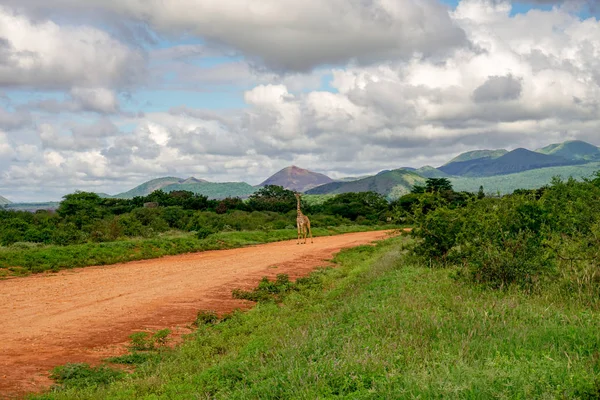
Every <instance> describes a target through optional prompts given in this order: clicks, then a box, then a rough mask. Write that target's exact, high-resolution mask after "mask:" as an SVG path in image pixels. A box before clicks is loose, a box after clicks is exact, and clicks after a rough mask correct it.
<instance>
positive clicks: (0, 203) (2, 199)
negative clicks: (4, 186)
mask: <svg viewBox="0 0 600 400" xmlns="http://www.w3.org/2000/svg"><path fill="white" fill-rule="evenodd" d="M6 204H12V201H10V200H8V199H7V198H6V197H2V196H0V206H3V205H6Z"/></svg>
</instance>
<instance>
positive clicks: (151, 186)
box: [113, 176, 184, 199]
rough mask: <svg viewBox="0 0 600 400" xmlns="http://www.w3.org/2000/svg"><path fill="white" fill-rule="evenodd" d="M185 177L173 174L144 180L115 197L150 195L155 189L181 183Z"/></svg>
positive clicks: (130, 197) (128, 197)
mask: <svg viewBox="0 0 600 400" xmlns="http://www.w3.org/2000/svg"><path fill="white" fill-rule="evenodd" d="M183 180H184V179H181V178H175V177H173V176H167V177H165V178H157V179H152V180H150V181H148V182H144V183H142V184H141V185H139V186H136V187H134V188H133V189H131V190H128V191H126V192H123V193H119V194H115V195H114V196H113V197H115V198H119V199H133V198H134V197H136V196H148V195H149V194H150V193H152V192H154V191H155V190H159V189H162V188H164V187H165V186H168V185H172V184H174V183H180V182H182V181H183Z"/></svg>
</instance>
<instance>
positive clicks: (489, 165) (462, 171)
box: [438, 148, 584, 177]
mask: <svg viewBox="0 0 600 400" xmlns="http://www.w3.org/2000/svg"><path fill="white" fill-rule="evenodd" d="M582 163H584V162H583V161H572V160H567V159H566V158H564V157H559V156H554V155H546V154H542V153H537V152H535V151H531V150H527V149H523V148H519V149H516V150H513V151H511V152H509V153H506V154H504V155H503V156H501V157H498V158H496V159H490V158H479V159H474V160H469V161H459V162H451V163H449V164H446V165H442V166H441V167H439V168H438V169H439V170H441V171H442V172H445V173H447V174H449V175H455V176H468V177H478V176H494V175H507V174H514V173H517V172H523V171H528V170H531V169H538V168H547V167H558V166H563V165H575V164H582Z"/></svg>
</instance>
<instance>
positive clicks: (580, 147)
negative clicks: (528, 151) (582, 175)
mask: <svg viewBox="0 0 600 400" xmlns="http://www.w3.org/2000/svg"><path fill="white" fill-rule="evenodd" d="M536 151H537V152H538V153H542V154H547V155H553V156H559V157H564V158H566V159H567V160H585V161H600V148H598V147H596V146H594V145H593V144H589V143H587V142H584V141H581V140H569V141H566V142H563V143H555V144H551V145H549V146H546V147H543V148H541V149H538V150H536Z"/></svg>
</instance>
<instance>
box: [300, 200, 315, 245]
mask: <svg viewBox="0 0 600 400" xmlns="http://www.w3.org/2000/svg"><path fill="white" fill-rule="evenodd" d="M296 201H297V203H298V207H297V208H296V209H297V211H298V216H297V217H296V226H297V227H298V242H297V243H296V244H300V235H302V236H303V237H304V244H306V230H307V229H308V233H309V234H310V242H311V243H314V242H313V237H312V231H311V230H310V220H309V219H308V217H307V216H306V215H304V214H302V211H301V210H300V193H296Z"/></svg>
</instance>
